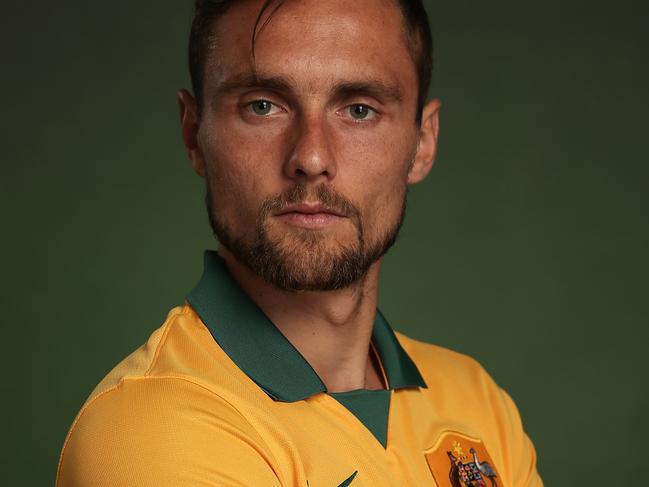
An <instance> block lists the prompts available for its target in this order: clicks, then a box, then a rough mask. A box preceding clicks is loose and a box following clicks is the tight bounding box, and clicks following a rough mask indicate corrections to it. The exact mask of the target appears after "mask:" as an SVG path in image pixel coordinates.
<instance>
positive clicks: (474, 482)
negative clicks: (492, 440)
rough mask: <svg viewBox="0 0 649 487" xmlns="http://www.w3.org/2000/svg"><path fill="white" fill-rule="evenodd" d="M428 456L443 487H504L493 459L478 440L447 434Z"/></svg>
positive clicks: (459, 434) (457, 434) (439, 483)
mask: <svg viewBox="0 0 649 487" xmlns="http://www.w3.org/2000/svg"><path fill="white" fill-rule="evenodd" d="M424 454H425V456H426V460H427V462H428V466H429V467H430V470H431V472H432V474H433V477H435V481H436V482H437V484H438V485H439V486H440V487H503V486H502V484H501V483H500V478H499V477H498V474H497V472H496V467H495V466H494V463H493V460H492V459H491V458H490V457H489V454H488V453H487V450H486V448H485V447H484V445H483V444H482V442H481V441H480V440H479V439H477V438H472V437H470V436H467V435H464V434H462V433H456V432H450V431H448V432H444V433H443V434H442V435H441V437H440V439H439V440H438V441H437V443H436V445H435V446H434V447H433V448H431V449H430V450H427V451H426V452H425V453H424Z"/></svg>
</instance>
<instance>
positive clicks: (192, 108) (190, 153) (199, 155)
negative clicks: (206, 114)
mask: <svg viewBox="0 0 649 487" xmlns="http://www.w3.org/2000/svg"><path fill="white" fill-rule="evenodd" d="M178 108H179V109H180V128H181V132H182V136H183V143H184V144H185V149H186V150H187V157H188V158H189V160H190V162H191V165H192V169H194V171H195V172H196V174H198V175H199V176H201V177H203V178H204V177H205V159H204V158H203V151H202V149H201V146H200V143H199V142H200V140H199V134H198V129H199V127H200V125H199V119H198V109H197V106H196V100H195V99H194V97H193V96H192V95H191V93H189V91H187V90H180V91H179V92H178Z"/></svg>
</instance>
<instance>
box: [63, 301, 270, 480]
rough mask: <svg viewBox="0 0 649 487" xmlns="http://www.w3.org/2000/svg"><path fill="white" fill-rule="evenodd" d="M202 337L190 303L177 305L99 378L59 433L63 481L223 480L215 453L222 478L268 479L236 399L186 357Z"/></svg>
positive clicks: (262, 451) (257, 440) (260, 447)
mask: <svg viewBox="0 0 649 487" xmlns="http://www.w3.org/2000/svg"><path fill="white" fill-rule="evenodd" d="M204 333H207V334H208V336H209V331H207V330H205V329H204V327H203V326H202V324H201V323H200V321H197V320H196V319H195V315H194V314H193V310H191V308H189V307H188V306H184V307H179V308H174V309H173V310H171V312H170V313H169V315H168V317H167V319H166V320H165V323H164V324H163V325H162V326H161V327H160V328H158V329H157V330H156V331H155V332H154V333H153V334H152V335H151V337H150V338H149V339H148V340H147V342H146V343H145V344H144V345H142V347H140V348H139V349H137V350H136V351H135V352H133V353H132V354H131V355H129V356H128V357H127V358H126V359H124V360H123V361H122V362H121V363H120V364H118V365H117V366H116V367H115V368H114V369H113V370H112V371H111V372H110V373H109V374H108V375H107V376H106V377H105V378H104V379H103V380H102V381H101V382H100V383H99V385H98V386H97V387H96V388H95V390H94V391H93V392H92V394H91V395H90V397H89V398H88V399H87V401H86V402H85V404H84V405H83V407H82V408H81V410H80V411H79V413H78V415H77V417H76V419H75V420H74V422H73V424H72V426H71V428H70V431H69V432H68V435H67V437H66V439H65V443H64V445H63V449H62V452H61V456H60V460H59V468H58V473H57V485H58V486H59V487H68V486H75V487H76V486H85V485H106V486H108V485H111V486H112V485H141V486H149V485H151V486H154V485H155V486H156V487H159V486H171V485H174V486H176V485H177V486H184V485H194V482H197V483H201V485H221V484H220V483H219V478H218V475H217V476H216V477H215V475H216V474H215V470H214V458H221V459H223V460H224V462H225V464H224V465H223V468H222V469H221V470H220V473H219V475H226V476H227V475H235V477H236V476H239V475H243V474H242V473H241V472H242V471H243V470H246V471H247V473H246V475H251V476H252V477H251V478H254V479H263V481H264V482H265V484H267V485H274V483H273V482H275V480H274V479H275V475H274V473H273V469H272V467H271V466H270V464H271V462H270V459H271V457H272V455H271V454H270V453H269V452H268V449H267V448H266V446H265V442H264V439H263V438H261V436H260V435H259V434H258V432H257V431H256V429H255V428H254V427H253V426H252V425H251V424H250V423H249V421H248V420H247V419H246V418H245V417H244V415H243V414H241V412H240V411H239V409H238V407H237V406H236V404H233V403H232V401H231V400H229V398H228V397H226V395H225V394H220V391H219V389H218V388H216V387H211V384H210V383H209V381H208V380H205V378H204V377H202V376H201V375H200V374H198V373H194V372H195V371H196V370H195V369H201V368H202V365H203V364H202V363H201V364H198V365H196V364H193V363H192V362H191V357H192V356H195V355H198V356H200V355H201V351H202V349H201V348H200V347H201V346H203V342H205V341H206V338H205V337H203V336H202V334H204ZM212 348H214V347H212ZM210 350H211V349H210ZM217 365H218V364H217Z"/></svg>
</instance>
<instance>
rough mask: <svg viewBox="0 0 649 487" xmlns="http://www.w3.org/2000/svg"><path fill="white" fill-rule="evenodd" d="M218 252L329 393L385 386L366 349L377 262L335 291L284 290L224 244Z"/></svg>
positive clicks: (369, 335)
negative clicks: (260, 275) (365, 272)
mask: <svg viewBox="0 0 649 487" xmlns="http://www.w3.org/2000/svg"><path fill="white" fill-rule="evenodd" d="M219 254H220V255H221V257H223V259H224V260H225V263H226V265H227V266H228V269H229V270H230V273H231V274H232V276H233V277H234V279H235V280H236V281H237V282H238V284H239V285H240V286H241V288H242V289H243V290H244V291H245V292H246V294H248V296H250V298H251V299H252V300H253V301H254V302H255V303H256V304H257V306H259V307H260V308H261V310H262V311H263V312H264V313H265V314H266V316H268V318H270V320H271V321H272V322H273V323H274V324H275V326H276V327H277V328H278V329H279V330H280V331H281V332H282V334H283V335H284V336H285V337H286V338H287V339H288V340H289V341H290V342H291V343H292V344H293V346H294V347H295V348H296V349H297V350H298V351H299V352H300V353H301V354H302V356H303V357H304V358H305V359H306V361H307V362H308V363H309V365H311V367H313V369H314V370H315V372H316V373H317V374H318V376H319V377H320V379H321V380H322V381H323V382H324V384H325V386H326V387H327V390H328V391H329V392H345V391H351V390H356V389H383V388H385V385H384V383H383V379H382V376H381V373H380V370H379V367H378V364H377V361H376V360H375V359H374V357H373V353H372V352H371V350H370V341H371V339H372V330H373V327H374V318H375V314H376V302H377V295H378V281H379V269H380V265H381V261H380V260H379V261H377V262H375V263H374V264H373V265H372V267H370V270H369V271H368V273H367V274H366V276H365V277H364V278H363V279H362V280H361V281H360V282H359V283H357V284H355V285H354V286H351V287H349V288H345V289H340V290H335V291H308V292H288V291H282V290H280V289H278V288H276V287H274V286H272V285H271V284H268V283H267V282H265V281H264V280H262V279H261V278H260V277H259V276H257V275H256V274H254V273H253V272H252V271H251V270H250V269H249V268H248V267H247V266H245V265H243V264H241V263H240V262H239V261H238V260H237V259H236V258H235V257H234V256H233V255H232V254H231V253H230V252H229V251H228V250H227V249H226V248H224V247H220V248H219Z"/></svg>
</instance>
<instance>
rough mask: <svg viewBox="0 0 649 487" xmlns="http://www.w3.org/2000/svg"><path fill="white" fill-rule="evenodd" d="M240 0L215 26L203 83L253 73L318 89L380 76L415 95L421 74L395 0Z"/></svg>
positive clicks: (215, 82)
mask: <svg viewBox="0 0 649 487" xmlns="http://www.w3.org/2000/svg"><path fill="white" fill-rule="evenodd" d="M262 5H263V1H262V0H245V1H242V2H237V3H235V4H234V5H233V6H232V7H231V8H230V10H228V12H227V13H226V14H225V15H224V16H223V17H222V18H221V19H220V20H219V21H218V22H217V24H216V25H215V26H214V28H213V35H214V40H215V42H214V43H213V48H212V49H211V51H210V53H209V55H208V57H207V60H206V70H205V74H206V79H205V81H206V85H209V84H217V85H218V84H219V82H220V81H222V80H225V79H227V78H230V77H232V76H236V75H241V74H246V73H248V72H253V71H254V72H256V73H263V74H264V75H266V76H282V77H284V78H287V79H292V80H294V82H295V84H296V86H297V88H299V89H300V90H303V91H309V92H316V91H318V90H319V89H322V88H324V87H325V86H326V85H329V84H333V83H336V82H338V81H340V80H341V79H343V80H346V79H362V78H364V77H365V78H371V79H383V80H385V81H386V83H391V84H397V85H400V86H401V87H402V89H403V90H404V91H405V92H406V93H408V92H413V93H412V94H413V96H414V95H416V94H415V93H414V92H416V89H417V74H416V67H415V64H414V61H413V59H412V55H411V51H410V45H409V41H408V36H407V34H406V30H405V28H404V24H403V17H402V14H401V11H400V9H399V7H398V5H397V3H396V1H392V0H351V1H350V0H285V1H284V2H279V1H275V2H271V4H270V6H269V7H268V9H267V10H266V11H265V12H264V14H263V15H262V16H261V18H260V19H259V22H258V24H257V30H256V38H255V43H254V63H253V56H252V45H253V43H252V37H253V29H254V26H255V23H256V21H257V17H258V15H259V12H260V9H261V7H262Z"/></svg>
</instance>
